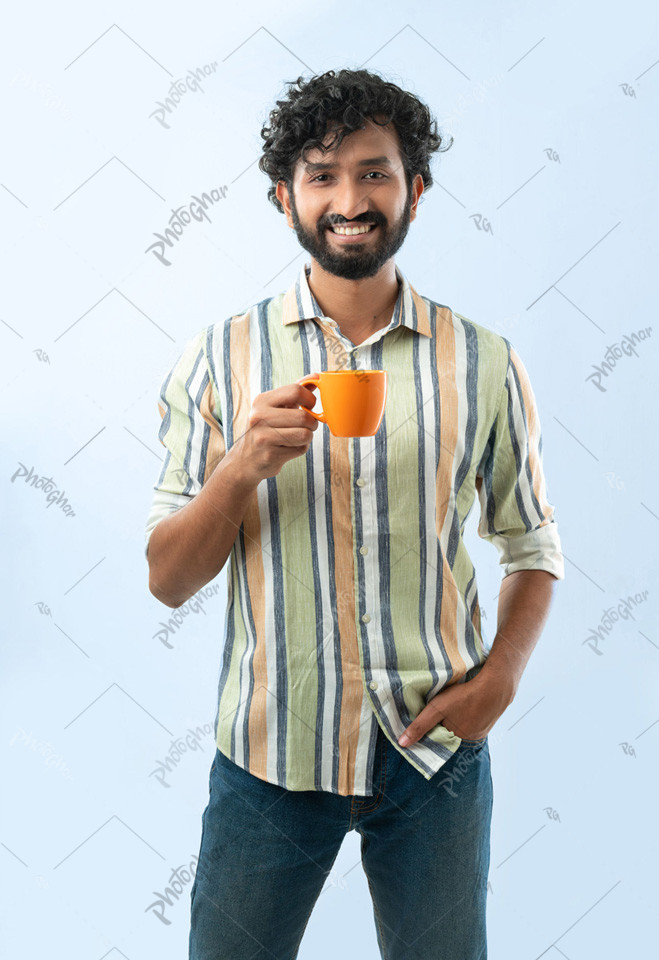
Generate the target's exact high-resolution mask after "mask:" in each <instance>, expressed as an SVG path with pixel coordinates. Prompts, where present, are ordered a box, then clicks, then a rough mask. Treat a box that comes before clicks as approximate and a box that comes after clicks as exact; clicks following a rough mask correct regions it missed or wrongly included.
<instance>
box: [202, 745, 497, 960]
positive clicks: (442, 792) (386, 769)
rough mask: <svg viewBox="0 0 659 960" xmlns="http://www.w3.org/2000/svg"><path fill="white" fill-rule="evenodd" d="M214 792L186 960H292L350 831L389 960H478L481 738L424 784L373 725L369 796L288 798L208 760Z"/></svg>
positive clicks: (485, 753)
mask: <svg viewBox="0 0 659 960" xmlns="http://www.w3.org/2000/svg"><path fill="white" fill-rule="evenodd" d="M209 792H210V796H209V802H208V805H207V807H206V809H205V811H204V813H203V816H202V836H201V845H200V852H199V863H198V865H197V873H196V876H195V879H194V883H193V885H192V890H191V895H190V896H191V917H190V919H191V926H190V941H189V946H190V951H189V960H266V958H269V960H271V958H277V960H295V958H296V957H297V956H298V950H299V947H300V943H301V940H302V936H303V934H304V931H305V928H306V926H307V923H308V921H309V917H310V916H311V912H312V910H313V907H314V905H315V903H316V901H317V899H318V896H319V895H320V892H321V890H322V888H323V886H324V884H325V881H326V879H327V877H328V875H329V873H330V871H331V869H332V865H333V864H334V861H335V859H336V857H337V854H338V852H339V849H340V847H341V844H342V842H343V839H344V837H345V835H346V833H347V832H348V831H349V830H357V831H358V832H359V834H360V835H361V856H362V864H363V868H364V871H365V873H366V877H367V880H368V886H369V890H370V893H371V898H372V901H373V912H374V922H375V929H376V936H377V942H378V945H379V948H380V954H381V956H382V957H383V958H384V960H486V957H487V945H486V900H487V880H488V870H489V862H490V823H491V815H492V803H493V789H492V777H491V774H490V754H489V746H488V740H487V737H485V738H484V739H483V740H479V741H470V740H463V741H462V743H461V745H460V747H459V748H458V749H457V750H456V752H455V753H454V754H453V756H452V757H451V759H450V760H448V761H447V762H446V763H445V764H444V766H443V767H442V768H441V770H439V772H438V773H436V774H435V775H434V776H433V777H431V779H430V780H426V779H425V778H424V777H423V776H422V774H420V773H419V772H418V771H417V770H415V769H414V767H412V766H411V764H409V763H408V762H407V761H406V760H405V759H404V757H403V756H402V755H401V753H400V752H399V750H398V749H397V748H396V747H394V746H393V745H392V744H391V743H390V741H389V740H388V739H387V737H386V736H385V735H384V733H383V732H382V729H379V732H378V741H377V749H376V754H375V767H374V779H373V796H367V797H364V796H347V797H343V796H339V795H337V794H332V793H329V792H325V791H314V790H303V791H289V790H285V789H284V788H282V787H279V786H277V785H276V784H272V783H269V782H268V781H266V780H261V779H260V778H257V777H254V776H253V775H252V774H250V773H248V772H247V771H245V770H243V769H242V768H241V767H239V766H237V765H236V764H234V763H233V762H232V761H231V760H230V759H229V758H227V757H226V756H224V754H222V753H221V752H220V751H219V750H216V753H215V758H214V760H213V764H212V766H211V771H210V778H209ZM337 920H339V918H338V917H337ZM350 960H352V958H350Z"/></svg>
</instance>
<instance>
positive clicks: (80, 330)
mask: <svg viewBox="0 0 659 960" xmlns="http://www.w3.org/2000/svg"><path fill="white" fill-rule="evenodd" d="M491 7H492V5H490V4H487V3H485V2H477V3H470V4H454V3H438V4H434V5H432V6H429V5H427V4H420V3H414V4H412V3H410V4H407V5H406V6H405V8H403V7H402V6H401V5H400V4H399V3H392V2H389V0H387V2H381V3H377V4H375V3H373V4H367V3H363V2H354V0H353V2H350V3H328V4H324V5H322V6H314V7H310V6H309V5H308V4H307V3H304V4H303V3H297V4H292V3H289V4H287V6H286V11H285V12H284V13H281V12H278V11H277V10H276V9H275V7H274V6H273V5H272V4H265V3H260V4H259V3H254V2H251V0H250V2H247V3H243V4H239V5H238V4H236V5H231V6H226V7H224V8H222V7H218V6H217V5H214V4H210V3H204V2H201V3H195V4H192V5H189V6H187V7H184V6H183V5H180V4H172V3H161V2H159V3H144V4H141V5H140V6H139V7H138V8H135V5H134V4H128V3H117V2H115V3H111V4H110V3H105V4H95V5H94V6H93V7H88V6H83V5H82V4H73V3H71V2H65V3H63V4H58V5H57V6H56V7H51V6H50V5H46V4H45V3H40V4H34V3H32V4H25V5H23V6H21V7H16V6H15V7H14V11H13V19H12V22H11V25H10V26H7V23H6V22H5V31H4V37H3V40H2V56H1V57H0V71H1V77H2V90H3V109H2V121H3V132H4V143H5V146H4V149H3V152H2V175H1V182H2V190H0V209H1V213H2V219H3V230H2V234H1V235H0V247H1V258H2V267H3V281H2V288H1V294H0V305H1V306H0V319H1V320H2V323H1V324H0V347H1V350H2V401H3V403H2V409H3V410H4V412H5V416H4V418H3V440H4V442H3V447H2V458H3V474H4V476H5V496H4V498H3V500H4V507H5V510H4V524H3V526H4V530H5V550H4V564H5V571H4V577H3V582H4V584H5V588H6V592H5V597H4V600H5V603H4V608H5V614H4V617H3V620H4V630H3V632H4V633H5V642H4V644H3V648H2V650H3V664H2V676H3V680H4V682H3V689H2V740H1V748H2V760H1V762H2V771H3V781H4V789H3V791H2V818H1V822H2V828H1V836H0V842H1V847H0V861H1V867H2V873H3V877H4V879H5V882H6V893H5V896H4V898H3V900H2V928H3V931H2V936H3V940H4V941H5V943H6V944H7V947H6V950H7V955H8V956H11V957H13V958H16V960H18V958H36V957H57V958H59V957H62V958H64V957H65V958H66V960H89V958H101V957H112V958H113V957H117V958H118V957H128V958H130V960H152V958H154V957H159V958H162V960H169V958H172V960H174V958H177V960H181V958H183V957H186V956H187V938H188V930H189V893H190V886H191V883H187V884H186V885H184V887H183V890H182V892H181V896H180V898H179V900H178V902H174V903H173V904H172V905H171V906H169V907H167V908H166V910H165V913H164V916H165V918H166V920H167V921H169V922H168V923H164V922H163V921H162V920H161V919H159V918H158V916H157V915H156V912H155V911H154V910H153V909H150V905H151V904H153V903H154V902H155V901H156V900H157V899H158V896H159V893H160V892H162V891H164V889H165V887H166V886H167V885H168V881H169V879H170V875H171V871H172V870H173V869H174V868H176V867H179V866H183V865H184V866H185V867H186V868H187V865H188V864H189V863H190V861H191V860H192V858H193V856H195V855H196V854H197V853H198V849H199V841H200V837H201V814H202V812H203V809H204V807H205V804H206V801H207V789H208V771H209V767H210V763H211V760H212V756H213V749H214V746H213V742H212V735H210V734H209V733H208V732H207V731H208V729H210V727H211V726H212V723H213V719H214V716H215V708H216V692H217V679H218V675H219V669H220V662H221V638H222V629H223V623H224V612H225V597H226V580H225V573H224V572H223V573H222V574H221V575H220V576H219V577H218V578H217V581H216V582H215V583H214V584H213V585H212V586H213V588H215V587H217V588H218V589H217V590H215V592H213V590H212V589H210V587H211V585H209V590H208V591H207V592H208V594H209V596H207V597H206V600H205V602H204V604H203V611H200V612H197V613H190V614H189V616H187V618H185V620H183V622H182V624H181V626H180V629H178V630H177V632H176V633H175V634H174V635H173V637H172V638H171V640H170V643H171V647H167V646H165V645H164V644H163V643H162V642H161V641H160V640H159V639H158V630H159V625H160V623H161V621H163V620H167V619H168V618H169V617H170V616H171V615H172V613H173V611H170V610H168V608H166V607H164V606H163V605H162V604H160V603H159V602H158V601H157V600H155V598H154V597H153V596H152V595H151V594H150V593H149V590H148V582H147V581H148V570H147V564H146V560H145V557H144V539H143V534H144V526H145V523H146V517H147V514H148V510H149V506H150V503H151V495H152V486H153V484H154V483H155V481H156V478H157V476H158V474H159V472H160V467H161V463H162V459H163V455H164V451H163V448H162V446H161V445H160V444H159V443H158V439H157V431H158V427H159V425H160V417H159V414H158V410H157V401H158V391H159V387H160V383H161V381H162V379H163V377H164V375H165V374H166V372H167V371H168V370H169V368H170V366H171V364H172V363H173V361H174V360H175V359H176V357H177V356H178V354H179V353H180V351H181V349H182V347H183V345H184V343H185V342H186V341H187V340H189V338H190V337H191V336H193V335H194V334H195V333H196V332H198V331H199V330H200V329H201V328H202V327H203V326H205V325H206V324H208V323H210V322H213V321H215V320H222V319H224V318H226V317H228V316H230V315H231V314H234V313H238V312H240V311H241V310H242V309H244V308H245V307H246V306H248V305H250V304H253V303H255V302H258V301H259V300H262V299H263V298H265V297H266V296H271V295H274V294H276V293H278V292H280V291H281V290H284V289H286V288H287V287H288V286H289V284H290V283H291V282H292V281H293V279H294V278H295V276H296V274H297V272H298V271H299V269H300V266H301V263H302V262H303V261H304V259H305V257H306V256H307V255H306V253H305V252H304V251H302V250H301V248H300V247H299V246H298V245H297V241H296V239H295V236H294V233H293V232H292V231H291V230H289V229H288V227H287V226H286V223H285V220H284V218H283V216H282V215H280V214H279V213H277V211H276V210H275V209H274V207H272V206H271V205H270V204H269V203H268V202H267V200H266V190H267V187H268V181H267V180H266V178H265V177H264V175H263V174H261V172H260V171H259V170H258V167H257V165H256V161H257V159H258V157H259V155H260V144H261V140H260V137H259V132H260V129H261V126H262V124H263V123H264V121H265V120H266V118H267V115H268V111H269V110H270V109H271V108H272V107H273V106H274V104H275V100H276V99H277V98H280V97H282V95H283V94H284V93H285V89H286V88H285V86H284V84H285V83H286V82H288V81H293V80H295V78H297V77H298V76H299V75H303V76H305V77H309V76H310V75H311V74H312V73H321V72H323V71H325V70H327V69H330V68H335V69H339V68H341V67H343V66H348V67H359V66H366V67H367V68H369V69H374V70H377V71H379V72H380V73H382V74H383V75H385V76H386V77H387V78H389V79H391V80H392V81H394V82H396V83H398V84H399V85H401V86H403V87H405V88H407V89H409V90H411V91H412V92H414V93H415V94H417V95H418V96H419V97H421V98H422V99H423V100H425V101H426V102H427V103H428V105H429V107H430V109H431V111H432V113H433V115H434V116H435V117H436V118H437V120H438V122H439V125H440V129H441V130H442V131H443V132H446V133H452V134H453V136H454V138H455V142H454V145H453V147H452V148H451V149H450V150H449V151H448V152H447V153H444V154H439V155H437V156H436V159H435V160H434V161H433V172H434V175H435V179H436V183H435V185H434V186H433V188H432V189H431V190H429V191H428V192H427V193H426V194H425V195H424V197H423V199H422V204H421V206H420V207H419V211H418V217H417V219H416V220H415V222H414V223H413V224H412V226H411V229H410V233H409V235H408V238H407V240H406V242H405V245H404V247H403V249H402V250H401V251H400V254H399V256H398V258H397V263H398V264H399V265H400V267H401V269H402V270H403V272H405V273H406V274H407V276H408V278H409V280H410V281H411V282H412V284H413V285H414V286H415V287H416V289H417V290H418V291H419V292H420V293H422V294H424V295H426V296H429V297H431V298H432V299H434V300H436V301H439V302H440V303H444V304H448V305H449V306H451V307H452V308H453V309H455V310H456V311H458V312H459V313H461V314H463V315H465V316H467V317H469V318H470V319H472V320H474V321H476V322H477V323H480V324H482V325H484V326H487V327H490V328H491V329H493V330H496V331H497V332H499V333H501V334H503V335H504V336H506V337H508V339H509V340H510V341H511V342H512V344H513V346H514V347H515V348H516V349H517V351H518V353H519V354H520V356H521V357H522V359H523V361H524V363H525V365H526V367H527V370H528V372H529V375H530V377H531V382H532V384H533V388H534V392H535V395H536V398H537V402H538V407H539V410H540V416H541V423H542V430H543V441H544V445H543V453H544V462H545V473H546V477H547V484H548V493H549V498H550V500H551V502H552V503H553V504H555V506H556V518H557V520H558V523H559V531H560V534H561V539H562V545H563V549H564V552H565V568H566V579H565V581H564V582H562V583H560V584H558V585H557V588H556V594H555V601H554V604H553V607H552V610H551V613H550V618H549V621H548V624H547V627H546V629H545V631H544V633H543V636H542V638H541V640H540V643H539V645H538V647H537V648H536V650H535V651H534V653H533V655H532V657H531V660H530V662H529V665H528V667H527V670H526V672H525V674H524V677H523V680H522V683H521V685H520V688H519V690H518V694H517V697H516V699H515V701H514V702H513V704H512V705H511V706H510V707H509V709H508V710H507V711H506V712H505V714H504V715H503V716H502V717H501V719H500V720H499V722H498V724H497V725H496V727H495V728H494V730H493V731H492V733H491V734H490V751H491V756H492V771H493V780H494V791H495V801H494V802H495V806H494V818H493V826H492V858H491V870H490V897H489V901H488V923H489V943H490V956H491V958H492V960H534V958H538V957H540V956H547V957H556V958H558V957H569V958H570V960H581V958H583V960H590V958H592V957H597V958H598V960H609V958H610V960H619V957H620V956H621V955H622V954H623V953H625V954H629V955H631V956H649V955H650V954H651V953H652V949H651V946H650V945H653V944H654V940H655V930H654V921H653V907H654V906H655V903H656V890H657V887H656V879H655V863H656V858H657V852H658V851H657V843H656V830H655V812H656V811H655V808H656V790H657V776H656V770H657V748H658V744H659V723H658V720H659V708H658V707H657V696H656V691H657V676H658V673H659V630H657V592H656V591H657V574H658V572H659V571H658V564H657V557H656V543H657V533H658V531H659V527H658V523H659V508H658V507H657V501H656V468H657V453H656V448H657V444H656V438H657V430H656V422H657V419H656V418H657V412H658V411H657V401H656V386H655V384H654V382H653V375H654V373H655V371H656V365H657V335H658V332H659V331H658V330H657V328H656V324H655V314H656V303H657V293H658V291H657V280H656V273H657V271H656V260H657V256H656V252H657V245H656V230H657V213H658V209H657V186H656V183H657V155H658V148H659V142H658V139H659V138H658V135H657V122H656V117H657V112H658V103H659V31H658V30H657V13H656V10H654V9H652V8H651V6H650V4H649V3H640V2H627V3H624V4H623V3H616V4H611V3H607V4H594V3H591V4H581V5H580V6H579V7H575V5H574V4H571V3H566V2H559V3H553V4H551V5H548V4H546V3H543V4H539V3H526V4H524V5H522V4H512V3H507V4H503V3H500V4H497V5H496V7H497V9H496V12H495V11H494V10H492V9H491ZM212 62H217V68H216V70H215V72H214V73H213V74H212V75H211V76H209V77H207V79H206V80H205V81H204V83H203V92H196V93H193V92H190V93H187V94H186V95H185V97H184V98H183V99H182V100H181V102H180V104H179V106H178V108H177V109H176V110H175V111H174V112H173V113H172V114H171V115H170V117H169V120H168V123H169V129H165V128H164V127H163V126H162V125H160V124H159V123H158V122H157V121H156V120H155V119H154V118H153V117H150V114H151V113H152V112H153V111H154V110H155V109H156V103H157V101H161V100H164V99H165V97H166V96H167V93H168V90H169V87H170V84H171V82H172V81H173V80H176V79H178V78H182V77H185V76H186V75H187V72H188V70H190V69H193V68H197V67H202V66H203V65H204V64H210V63H212ZM623 84H626V85H628V86H627V87H626V88H625V87H623ZM547 151H549V153H548V152H547ZM224 185H226V187H227V196H226V199H224V200H221V201H220V202H218V203H217V204H216V206H215V207H214V208H213V210H212V214H211V222H210V223H206V222H204V223H201V224H199V223H196V222H193V223H192V224H191V225H190V226H189V227H188V228H187V229H186V231H185V233H184V235H183V237H182V238H181V241H180V242H179V244H178V245H177V247H176V248H175V249H174V250H173V251H172V255H171V266H169V267H165V266H164V265H163V264H161V263H160V262H158V260H157V259H156V258H155V257H154V256H153V254H152V253H146V252H145V251H146V250H147V248H148V246H149V245H150V244H151V243H153V241H154V239H155V238H154V233H156V232H162V231H163V230H164V228H165V227H166V225H167V221H168V219H169V216H170V212H171V210H172V208H174V207H179V206H183V205H187V204H189V203H190V200H191V197H192V196H193V195H194V194H200V193H201V192H202V191H210V190H211V189H214V188H215V189H217V188H219V187H221V186H224ZM479 214H480V215H481V216H482V217H485V218H487V220H488V221H489V223H490V224H491V232H489V231H486V230H483V229H478V226H477V222H476V220H475V219H474V216H475V215H479ZM646 327H652V328H653V329H652V331H651V334H650V336H649V337H648V338H646V339H645V340H643V341H642V342H641V343H640V344H639V345H638V347H637V355H636V356H631V357H629V356H622V357H621V358H620V359H619V360H618V361H617V363H616V366H615V369H614V370H613V371H612V373H611V374H610V375H609V376H608V377H607V378H606V379H605V380H603V385H604V386H605V388H606V389H605V391H604V392H603V391H599V390H597V389H596V388H595V387H594V385H593V383H592V382H590V381H588V380H587V379H586V378H587V377H588V375H589V374H590V373H592V371H593V365H594V364H600V363H601V362H602V360H603V358H604V356H605V354H606V351H607V349H608V348H609V347H610V346H611V345H613V344H619V343H621V342H622V341H623V340H624V338H625V337H626V336H631V335H632V334H633V333H634V332H637V331H639V330H641V329H644V328H646ZM45 355H47V358H48V359H47V360H46V359H45ZM21 464H23V465H25V468H26V469H29V468H32V469H33V470H34V472H35V473H37V474H39V475H41V476H43V477H52V479H53V481H54V483H55V485H56V486H57V487H58V488H59V489H64V491H65V493H66V496H67V498H68V500H69V502H70V504H71V505H72V507H73V509H74V511H75V516H73V517H67V516H66V515H65V514H64V513H63V512H62V511H61V510H60V509H59V508H57V507H55V506H50V507H48V506H47V502H46V498H45V495H44V493H43V491H40V490H37V489H34V488H33V487H31V486H28V485H27V484H26V482H25V479H23V480H22V481H21V480H20V478H19V477H17V478H16V479H15V480H14V481H13V482H12V477H13V476H14V474H15V473H16V471H17V470H20V465H21ZM477 519H478V518H477V515H476V511H474V512H473V513H472V515H471V516H470V519H469V523H468V545H469V548H470V552H471V555H472V558H473V559H474V562H475V564H476V568H477V572H478V581H479V587H480V597H481V602H482V605H483V608H484V611H485V616H486V619H485V620H484V626H485V636H486V640H487V641H488V643H491V641H492V639H493V636H494V631H495V627H496V602H497V601H496V598H497V594H498V589H499V579H500V570H499V567H498V563H497V555H496V553H495V551H494V550H493V548H492V547H490V546H489V545H487V544H485V543H483V542H482V541H480V540H479V539H478V537H477V535H476V524H477ZM643 591H647V597H646V599H645V600H643V601H642V602H640V603H639V604H638V606H635V607H634V608H633V619H631V618H628V619H622V618H620V619H618V620H617V622H615V623H613V625H612V628H611V629H610V631H609V632H608V633H602V639H601V641H600V643H599V651H597V650H594V649H592V647H591V646H589V644H588V643H585V641H586V640H587V638H588V637H589V636H590V635H591V632H592V631H593V630H596V629H597V628H598V626H601V623H602V617H603V614H604V611H605V610H607V609H609V608H613V609H617V608H618V605H619V603H620V602H621V600H622V599H624V598H626V597H627V596H628V595H632V596H634V595H637V594H641V593H642V592H643ZM43 605H46V606H43ZM204 725H207V726H206V733H205V734H203V735H202V736H201V738H200V740H199V741H198V749H196V750H195V751H192V750H188V751H187V752H185V753H184V754H183V755H182V756H181V759H180V762H179V763H178V765H177V766H176V767H175V769H173V770H172V771H171V773H170V774H169V775H168V777H167V781H168V783H169V786H168V787H165V786H164V785H163V784H162V783H160V782H159V781H158V779H157V778H156V776H154V775H153V771H154V770H156V769H157V768H158V761H162V760H164V758H165V756H166V755H167V753H168V751H169V750H170V747H171V742H172V740H173V739H176V738H180V737H185V736H186V734H187V731H188V730H189V728H193V729H195V728H197V727H201V728H203V727H204ZM632 751H633V752H632ZM358 840H359V838H358V835H357V834H356V833H354V832H353V833H351V834H349V835H348V836H347V837H346V840H345V842H344V845H343V847H342V849H341V852H340V854H339V858H338V860H337V862H336V865H335V870H334V872H333V874H332V876H331V877H330V879H329V880H328V883H327V885H326V887H325V890H324V891H323V893H322V894H321V896H320V899H319V901H318V903H317V905H316V908H315V910H314V913H313V915H312V917H311V921H310V923H309V926H308V928H307V932H306V933H305V936H304V939H303V941H302V947H301V950H300V958H301V960H307V958H325V957H327V958H330V957H336V956H345V957H357V956H360V957H364V958H376V957H378V951H377V945H376V939H375V929H374V925H373V917H372V907H371V901H370V897H369V893H368V888H367V884H366V879H365V876H364V874H363V871H362V868H361V864H360V860H359V843H358ZM423 895H424V894H423V892H422V891H420V896H423Z"/></svg>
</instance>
